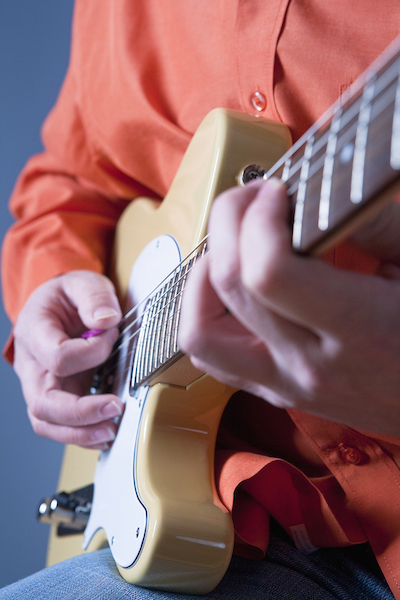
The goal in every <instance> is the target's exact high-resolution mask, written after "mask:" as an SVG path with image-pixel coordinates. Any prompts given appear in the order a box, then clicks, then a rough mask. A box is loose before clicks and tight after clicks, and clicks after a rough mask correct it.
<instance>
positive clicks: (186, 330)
mask: <svg viewBox="0 0 400 600" xmlns="http://www.w3.org/2000/svg"><path fill="white" fill-rule="evenodd" d="M208 261H209V255H207V256H205V257H203V259H202V260H201V261H199V262H198V264H197V265H196V269H194V270H193V272H192V273H191V274H190V277H189V279H188V283H187V286H186V289H185V294H184V298H183V304H182V313H181V320H180V327H179V338H178V341H179V347H180V348H181V349H182V351H184V352H186V353H187V354H189V355H190V356H192V357H196V359H197V361H201V363H202V364H203V365H206V366H207V372H213V373H216V372H217V371H220V372H221V373H224V374H225V375H224V381H227V378H226V376H227V375H229V376H230V375H232V374H237V375H238V376H239V377H246V379H254V380H255V381H256V380H258V378H259V374H260V372H262V373H263V374H264V375H265V374H266V372H267V371H268V370H270V377H271V380H272V379H274V377H275V376H276V371H275V366H274V364H273V361H272V360H271V356H270V355H269V352H268V349H267V348H266V347H265V345H264V344H263V343H262V341H261V340H260V339H259V338H256V337H255V336H254V335H253V333H252V332H250V331H248V330H247V329H246V328H245V327H243V326H242V325H241V323H240V322H239V321H238V320H236V319H235V317H234V316H233V315H232V314H228V313H227V311H226V309H225V306H224V305H223V304H222V303H221V301H220V299H219V297H218V295H217V294H216V293H215V291H214V289H213V287H212V285H211V284H210V281H209V278H208V274H209V269H208ZM238 349H240V350H239V351H238ZM254 349H256V350H257V352H253V350H254ZM255 356H256V358H255ZM198 364H200V363H198ZM229 381H232V380H231V379H229Z"/></svg>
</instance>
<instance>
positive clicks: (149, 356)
mask: <svg viewBox="0 0 400 600" xmlns="http://www.w3.org/2000/svg"><path fill="white" fill-rule="evenodd" d="M160 294H161V291H160V290H159V291H158V292H157V293H156V294H155V295H154V296H153V298H154V301H153V303H152V307H151V311H150V317H149V330H148V332H147V338H148V340H147V348H146V360H145V373H146V376H147V374H148V373H150V372H151V370H152V368H153V356H154V354H153V353H154V338H155V334H154V330H155V325H156V319H155V317H154V315H155V314H157V312H156V311H157V309H158V302H159V299H160ZM158 312H159V311H158Z"/></svg>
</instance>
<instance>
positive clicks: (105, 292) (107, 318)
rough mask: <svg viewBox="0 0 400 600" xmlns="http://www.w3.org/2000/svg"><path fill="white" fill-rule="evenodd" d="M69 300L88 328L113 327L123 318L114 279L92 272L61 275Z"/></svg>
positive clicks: (73, 272) (74, 272)
mask: <svg viewBox="0 0 400 600" xmlns="http://www.w3.org/2000/svg"><path fill="white" fill-rule="evenodd" d="M61 284H62V289H63V291H64V293H65V295H66V297H67V299H68V301H69V302H70V303H71V304H72V305H73V306H75V307H76V309H77V311H78V314H79V316H80V318H81V320H82V323H83V324H84V325H85V326H86V327H87V328H88V329H109V328H110V327H115V326H117V325H118V323H119V322H120V320H121V316H122V314H121V309H120V306H119V303H118V299H117V296H116V294H115V288H114V286H113V284H112V283H111V281H110V280H109V279H108V278H107V277H104V276H103V275H99V274H98V273H93V272H91V271H72V272H71V273H68V276H66V277H63V278H61Z"/></svg>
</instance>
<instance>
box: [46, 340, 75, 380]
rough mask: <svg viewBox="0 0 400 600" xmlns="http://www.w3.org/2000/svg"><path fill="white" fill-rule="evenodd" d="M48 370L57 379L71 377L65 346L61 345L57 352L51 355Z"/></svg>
mask: <svg viewBox="0 0 400 600" xmlns="http://www.w3.org/2000/svg"><path fill="white" fill-rule="evenodd" d="M48 370H49V371H50V373H51V374H52V375H55V376H56V377H66V376H67V375H70V372H69V361H68V356H67V353H66V349H65V347H64V345H63V344H60V345H59V346H58V347H57V348H56V350H55V351H54V352H52V353H51V354H50V355H49V357H48Z"/></svg>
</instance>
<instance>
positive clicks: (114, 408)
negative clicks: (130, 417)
mask: <svg viewBox="0 0 400 600" xmlns="http://www.w3.org/2000/svg"><path fill="white" fill-rule="evenodd" d="M100 414H101V416H102V417H104V418H105V419H114V418H115V417H120V416H121V415H122V408H121V407H120V406H119V405H118V404H117V403H116V402H114V400H113V401H112V402H109V403H108V404H105V405H104V406H103V408H101V409H100Z"/></svg>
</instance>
